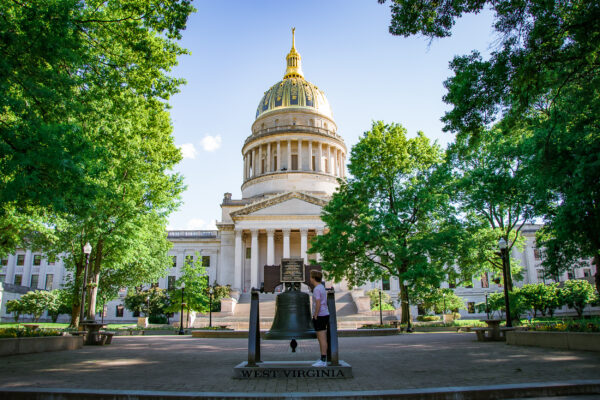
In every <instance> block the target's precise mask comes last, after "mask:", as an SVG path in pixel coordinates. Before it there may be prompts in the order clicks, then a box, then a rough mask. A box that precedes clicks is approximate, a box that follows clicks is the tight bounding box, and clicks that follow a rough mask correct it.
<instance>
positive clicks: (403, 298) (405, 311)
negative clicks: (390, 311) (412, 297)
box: [399, 282, 410, 324]
mask: <svg viewBox="0 0 600 400" xmlns="http://www.w3.org/2000/svg"><path fill="white" fill-rule="evenodd" d="M399 283H400V304H401V306H402V320H401V321H400V323H401V324H408V321H409V319H410V307H409V303H408V288H407V287H406V286H404V282H399Z"/></svg>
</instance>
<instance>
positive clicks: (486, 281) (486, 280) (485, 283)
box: [481, 272, 490, 289]
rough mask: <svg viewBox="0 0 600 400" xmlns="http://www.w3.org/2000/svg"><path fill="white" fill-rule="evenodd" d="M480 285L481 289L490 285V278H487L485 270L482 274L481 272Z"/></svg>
mask: <svg viewBox="0 0 600 400" xmlns="http://www.w3.org/2000/svg"><path fill="white" fill-rule="evenodd" d="M481 287H482V288H483V289H487V288H489V287H490V280H489V278H488V273H487V272H484V273H483V274H481Z"/></svg>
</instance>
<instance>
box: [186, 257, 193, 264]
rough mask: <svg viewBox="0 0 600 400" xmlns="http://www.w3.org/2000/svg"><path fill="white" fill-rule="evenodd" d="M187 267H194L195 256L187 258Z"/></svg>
mask: <svg viewBox="0 0 600 400" xmlns="http://www.w3.org/2000/svg"><path fill="white" fill-rule="evenodd" d="M185 265H194V256H185Z"/></svg>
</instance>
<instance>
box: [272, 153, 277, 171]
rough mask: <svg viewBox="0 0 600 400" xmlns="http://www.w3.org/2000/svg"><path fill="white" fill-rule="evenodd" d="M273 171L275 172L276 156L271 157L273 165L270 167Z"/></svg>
mask: <svg viewBox="0 0 600 400" xmlns="http://www.w3.org/2000/svg"><path fill="white" fill-rule="evenodd" d="M271 169H272V170H273V171H277V156H273V165H272V166H271Z"/></svg>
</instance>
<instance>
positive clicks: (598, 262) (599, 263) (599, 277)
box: [594, 253, 600, 293]
mask: <svg viewBox="0 0 600 400" xmlns="http://www.w3.org/2000/svg"><path fill="white" fill-rule="evenodd" d="M594 265H595V266H596V273H595V274H594V278H595V280H596V291H597V292H598V293H600V253H596V255H595V256H594Z"/></svg>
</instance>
